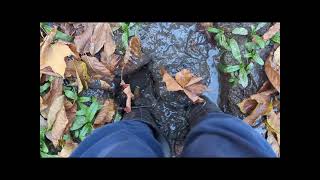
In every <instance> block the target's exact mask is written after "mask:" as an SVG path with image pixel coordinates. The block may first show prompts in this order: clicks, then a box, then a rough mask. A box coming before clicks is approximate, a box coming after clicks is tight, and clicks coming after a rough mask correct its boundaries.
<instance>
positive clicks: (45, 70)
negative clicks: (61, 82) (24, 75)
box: [40, 66, 61, 79]
mask: <svg viewBox="0 0 320 180" xmlns="http://www.w3.org/2000/svg"><path fill="white" fill-rule="evenodd" d="M40 69H41V68H40ZM42 74H45V75H49V76H54V77H59V78H60V77H61V76H60V75H59V74H58V73H55V72H53V71H52V68H51V67H48V66H47V67H45V68H43V69H41V70H40V79H41V77H42V76H41V75H42Z"/></svg>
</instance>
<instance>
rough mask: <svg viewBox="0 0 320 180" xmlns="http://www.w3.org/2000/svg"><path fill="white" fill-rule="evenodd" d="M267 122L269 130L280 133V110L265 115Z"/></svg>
mask: <svg viewBox="0 0 320 180" xmlns="http://www.w3.org/2000/svg"><path fill="white" fill-rule="evenodd" d="M267 124H268V126H269V127H270V128H271V131H273V132H275V133H276V134H279V135H280V112H279V113H275V112H274V111H271V112H270V113H269V115H268V116H267Z"/></svg>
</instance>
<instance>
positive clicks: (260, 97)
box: [243, 93, 272, 126]
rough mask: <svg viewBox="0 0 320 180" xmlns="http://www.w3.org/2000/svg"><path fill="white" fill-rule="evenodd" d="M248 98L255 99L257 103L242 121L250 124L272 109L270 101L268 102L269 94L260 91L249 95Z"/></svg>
mask: <svg viewBox="0 0 320 180" xmlns="http://www.w3.org/2000/svg"><path fill="white" fill-rule="evenodd" d="M250 99H253V100H255V101H257V103H258V104H257V106H256V107H255V108H254V110H253V111H252V112H251V114H250V115H249V116H247V117H246V118H245V119H244V120H243V121H244V122H246V123H248V124H249V125H251V126H252V125H253V124H254V123H255V121H256V120H257V119H258V118H259V117H260V116H262V115H266V114H268V113H269V112H270V111H271V110H272V103H270V95H265V94H262V93H259V94H254V95H251V96H250Z"/></svg>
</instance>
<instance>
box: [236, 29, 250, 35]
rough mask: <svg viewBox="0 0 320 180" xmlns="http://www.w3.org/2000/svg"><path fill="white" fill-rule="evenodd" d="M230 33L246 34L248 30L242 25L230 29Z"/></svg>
mask: <svg viewBox="0 0 320 180" xmlns="http://www.w3.org/2000/svg"><path fill="white" fill-rule="evenodd" d="M232 33H233V34H237V35H248V30H247V29H246V28H243V27H237V28H234V29H233V30H232Z"/></svg>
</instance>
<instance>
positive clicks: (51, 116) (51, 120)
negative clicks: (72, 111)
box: [47, 95, 64, 129]
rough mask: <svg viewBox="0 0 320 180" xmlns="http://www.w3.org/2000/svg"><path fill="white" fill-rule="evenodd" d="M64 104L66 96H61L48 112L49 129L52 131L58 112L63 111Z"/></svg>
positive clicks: (55, 100) (54, 101)
mask: <svg viewBox="0 0 320 180" xmlns="http://www.w3.org/2000/svg"><path fill="white" fill-rule="evenodd" d="M63 102H64V95H61V96H59V97H57V98H56V99H54V100H53V103H52V105H51V106H50V108H49V112H48V118H47V121H48V129H51V127H52V125H53V124H54V123H55V120H56V118H57V114H58V112H59V111H60V110H61V108H62V106H63Z"/></svg>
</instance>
